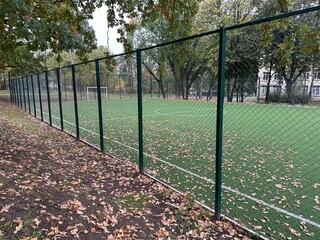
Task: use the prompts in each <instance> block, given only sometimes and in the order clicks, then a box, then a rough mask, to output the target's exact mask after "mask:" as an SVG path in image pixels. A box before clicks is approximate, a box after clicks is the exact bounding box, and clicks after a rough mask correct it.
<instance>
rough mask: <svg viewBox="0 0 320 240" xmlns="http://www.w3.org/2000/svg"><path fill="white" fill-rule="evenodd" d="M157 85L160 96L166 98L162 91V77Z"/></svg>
mask: <svg viewBox="0 0 320 240" xmlns="http://www.w3.org/2000/svg"><path fill="white" fill-rule="evenodd" d="M158 87H159V90H160V94H161V95H162V97H163V98H164V99H165V98H166V95H165V92H164V87H163V81H162V79H160V80H159V81H158Z"/></svg>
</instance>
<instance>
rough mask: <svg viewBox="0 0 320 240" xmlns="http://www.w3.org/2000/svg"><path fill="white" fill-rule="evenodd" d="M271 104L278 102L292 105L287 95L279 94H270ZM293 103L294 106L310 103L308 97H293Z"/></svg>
mask: <svg viewBox="0 0 320 240" xmlns="http://www.w3.org/2000/svg"><path fill="white" fill-rule="evenodd" d="M269 102H277V103H291V102H290V101H289V97H288V95H287V94H281V95H280V94H279V93H270V94H269ZM293 103H294V104H307V103H309V96H308V95H293Z"/></svg>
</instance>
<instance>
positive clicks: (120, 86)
mask: <svg viewBox="0 0 320 240" xmlns="http://www.w3.org/2000/svg"><path fill="white" fill-rule="evenodd" d="M99 67H100V79H101V87H102V86H106V87H107V90H108V97H107V101H102V107H103V108H102V116H103V124H104V126H103V127H104V141H105V150H106V152H108V153H110V154H111V155H114V156H117V157H119V158H124V159H130V160H133V161H135V162H136V163H137V161H138V148H139V147H138V139H139V137H138V115H137V112H138V105H137V97H136V92H137V90H136V89H137V87H136V85H137V80H136V79H137V75H136V56H135V55H134V54H126V55H123V56H118V57H114V58H109V59H104V60H100V61H99Z"/></svg>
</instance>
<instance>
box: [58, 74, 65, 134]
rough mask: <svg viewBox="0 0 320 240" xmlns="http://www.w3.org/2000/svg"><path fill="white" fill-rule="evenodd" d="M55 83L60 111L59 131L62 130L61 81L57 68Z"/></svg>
mask: <svg viewBox="0 0 320 240" xmlns="http://www.w3.org/2000/svg"><path fill="white" fill-rule="evenodd" d="M56 71H57V73H56V74H57V81H58V96H59V110H60V128H61V131H63V130H64V126H63V112H62V97H61V95H62V94H61V79H60V69H59V68H57V70H56Z"/></svg>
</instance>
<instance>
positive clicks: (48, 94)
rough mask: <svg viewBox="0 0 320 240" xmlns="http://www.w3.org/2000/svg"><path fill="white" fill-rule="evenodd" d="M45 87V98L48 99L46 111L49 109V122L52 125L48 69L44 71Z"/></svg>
mask: <svg viewBox="0 0 320 240" xmlns="http://www.w3.org/2000/svg"><path fill="white" fill-rule="evenodd" d="M46 88H47V100H48V111H49V124H50V126H52V116H51V103H50V90H49V76H48V71H46Z"/></svg>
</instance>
